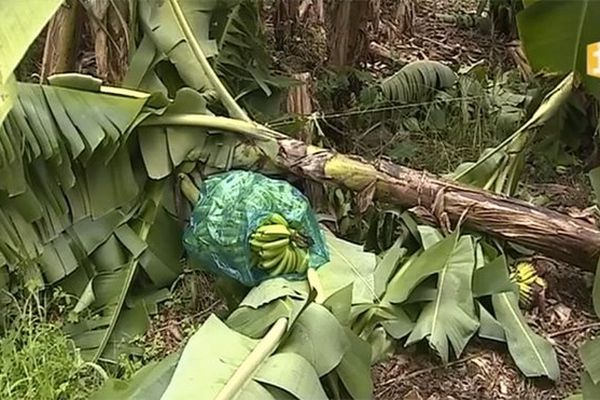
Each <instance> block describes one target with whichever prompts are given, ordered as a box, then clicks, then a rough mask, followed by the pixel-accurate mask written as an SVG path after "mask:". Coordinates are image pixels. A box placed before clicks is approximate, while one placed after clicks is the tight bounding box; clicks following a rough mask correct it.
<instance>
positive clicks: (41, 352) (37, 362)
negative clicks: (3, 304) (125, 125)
mask: <svg viewBox="0 0 600 400" xmlns="http://www.w3.org/2000/svg"><path fill="white" fill-rule="evenodd" d="M15 308H16V310H15V311H16V312H14V313H13V316H12V318H11V320H10V322H9V323H8V326H7V329H6V330H5V332H4V334H3V335H2V336H1V337H0V398H1V399H3V400H29V399H31V400H63V399H64V400H79V399H87V398H89V395H90V394H91V393H92V392H93V391H94V390H96V389H97V388H98V387H99V386H100V384H101V383H102V381H103V380H104V377H105V373H104V371H103V370H102V369H101V368H100V367H99V366H97V365H94V364H91V363H86V362H84V361H83V360H82V359H81V357H80V355H79V353H78V352H77V351H76V349H75V347H74V345H73V343H72V341H71V340H69V338H68V337H67V336H66V335H65V334H64V332H63V331H62V330H61V328H60V325H59V324H57V323H56V321H53V322H50V321H48V319H47V317H46V315H45V312H44V310H43V308H42V307H40V306H39V303H38V302H37V300H36V299H34V298H30V299H28V300H26V301H25V302H24V305H23V306H22V307H17V306H15ZM103 375H104V376H103Z"/></svg>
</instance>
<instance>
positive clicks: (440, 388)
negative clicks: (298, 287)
mask: <svg viewBox="0 0 600 400" xmlns="http://www.w3.org/2000/svg"><path fill="white" fill-rule="evenodd" d="M417 3H418V6H417V8H416V10H415V12H416V19H415V24H414V26H413V28H412V31H411V32H410V34H408V33H407V34H404V35H396V34H394V33H393V32H391V31H390V30H389V29H388V30H386V29H381V30H380V34H379V36H376V37H373V38H371V39H372V40H373V41H375V42H376V43H377V44H378V45H379V48H380V49H381V48H383V49H385V50H386V51H387V52H388V53H386V54H389V55H391V58H386V57H385V56H382V55H381V54H379V55H378V54H371V55H370V59H369V60H367V62H366V64H365V68H367V69H368V70H369V71H370V72H372V73H373V74H374V75H375V76H378V75H381V74H385V73H389V72H390V70H391V69H392V68H394V67H397V66H398V65H401V64H403V63H405V62H409V61H412V60H415V59H432V60H437V61H441V62H444V63H448V64H452V65H469V64H472V63H474V62H477V61H479V60H481V59H485V60H486V62H488V63H489V64H490V65H491V66H493V67H496V68H498V69H500V70H509V69H514V68H515V66H516V64H515V58H514V52H513V50H514V49H515V48H516V47H515V46H514V45H513V43H512V42H511V40H510V39H508V38H506V37H503V36H502V35H499V34H498V35H495V36H493V37H492V36H490V35H489V34H485V33H484V32H483V31H482V30H481V28H480V27H478V26H472V27H469V26H467V27H465V26H464V23H462V25H461V24H457V23H456V22H448V21H447V20H442V19H440V16H439V14H440V13H444V14H446V15H453V13H455V12H458V11H461V10H463V11H464V10H466V11H471V10H473V7H474V4H475V3H476V2H474V1H461V2H455V1H450V0H444V1H432V0H427V1H419V2H417ZM394 4H395V2H393V1H384V2H382V9H381V15H382V19H381V21H382V24H383V25H384V26H385V24H390V23H391V22H390V18H391V17H390V16H391V15H393V13H394ZM484 28H485V27H484ZM320 45H322V43H321V42H319V39H318V32H317V33H315V32H314V31H311V32H309V33H307V34H305V35H304V36H303V37H301V38H299V39H298V41H294V42H293V43H291V44H289V46H288V47H286V49H285V51H282V50H280V51H279V52H278V51H277V49H275V50H276V51H275V57H276V62H277V64H278V66H279V67H282V69H284V70H287V71H293V72H302V71H304V70H308V71H311V72H312V73H314V74H318V69H319V67H320V63H321V60H320V58H319V57H315V56H314V54H322V53H323V52H322V50H323V49H320V48H319V46H320ZM311 46H316V47H317V50H314V48H311ZM307 54H313V56H312V57H308V56H307ZM426 139H427V140H425V139H424V140H423V141H419V140H416V146H417V147H419V146H420V147H419V149H418V150H417V152H416V156H415V157H414V158H412V159H410V160H408V161H407V164H408V165H410V166H412V167H415V168H427V169H429V170H432V171H434V172H445V171H448V170H450V169H451V168H453V167H455V166H456V164H457V162H460V161H462V160H469V159H472V158H473V155H476V154H479V152H480V150H481V147H477V148H470V149H467V151H464V149H463V148H462V147H461V145H460V144H456V143H448V141H443V140H442V141H439V142H436V141H435V140H432V138H431V137H429V138H426ZM426 142H427V143H433V146H441V147H439V148H436V149H432V148H431V147H429V148H426V147H424V146H427V145H429V146H431V144H426ZM484 144H486V143H482V144H481V145H484ZM440 149H442V150H443V151H446V152H448V154H449V155H448V162H447V163H443V165H441V164H440V163H439V160H436V163H435V164H434V163H432V162H431V160H430V159H427V158H423V157H420V155H422V154H431V153H432V152H433V154H439V152H440ZM572 172H573V173H571V174H566V175H564V174H563V175H561V176H552V181H553V182H554V183H552V184H549V183H547V182H548V181H549V180H548V177H547V176H544V177H542V176H540V175H539V174H537V175H536V172H535V171H533V172H531V171H530V173H529V174H528V176H527V181H526V185H525V188H524V189H525V191H526V192H527V193H530V194H531V195H534V196H540V195H543V196H546V197H547V201H546V203H545V204H546V205H547V206H548V207H550V208H554V209H558V210H560V211H563V212H571V213H576V212H577V211H578V210H582V209H584V208H586V207H587V206H588V205H589V204H590V203H589V201H590V200H589V199H590V197H589V187H588V185H587V184H586V182H585V178H582V177H583V175H582V174H581V173H579V172H580V171H578V170H574V171H572ZM540 263H543V264H544V265H545V266H546V267H545V278H546V279H547V281H548V291H547V293H546V301H545V303H544V307H542V309H540V308H534V309H533V310H530V311H528V312H527V314H526V318H527V320H528V322H529V323H530V325H531V326H532V327H533V329H534V330H535V331H536V332H537V333H538V334H540V335H542V336H544V337H546V338H547V339H549V340H550V341H551V342H553V343H554V345H555V348H556V350H557V354H558V358H559V364H560V368H561V374H562V376H561V379H560V381H559V382H558V383H556V384H554V383H552V382H550V381H548V380H546V379H527V378H525V377H524V376H523V374H522V373H520V372H519V371H518V369H517V368H516V366H515V365H514V362H513V361H512V359H511V357H510V355H509V353H508V351H507V349H506V346H505V344H502V343H495V342H492V341H486V340H481V339H478V338H474V339H473V340H472V341H471V343H469V345H468V346H467V348H466V350H465V352H464V354H462V355H461V356H460V357H459V358H458V359H455V360H453V361H451V362H449V363H448V364H447V365H443V364H442V362H441V361H440V360H439V358H437V357H436V356H435V355H433V354H431V353H430V352H428V351H427V349H426V348H424V347H423V345H419V346H413V347H409V348H402V347H401V346H400V347H399V348H398V349H397V351H396V354H395V355H394V356H393V357H391V359H388V360H386V361H383V362H380V363H379V364H377V365H376V366H375V367H374V369H373V379H374V382H375V398H376V399H382V400H383V399H406V400H421V399H423V400H425V399H428V400H435V399H457V400H458V399H468V400H474V399H491V398H493V399H562V398H565V397H566V396H567V395H568V394H570V393H572V392H573V391H574V390H576V389H577V388H578V387H579V376H580V373H581V362H580V360H579V357H578V353H577V351H578V347H579V345H581V344H582V343H583V342H584V341H585V339H586V338H589V337H591V336H593V335H595V334H597V333H598V332H600V322H598V321H597V318H596V317H595V315H594V310H593V307H592V304H591V291H592V289H591V288H592V275H591V274H589V273H586V272H582V271H581V270H579V269H577V268H575V267H572V266H569V265H564V264H556V263H553V262H548V261H547V260H543V259H542V260H541V261H540ZM190 282H191V283H190ZM211 282H212V280H211V279H210V277H208V276H207V275H203V274H200V275H196V274H191V275H187V276H186V277H185V278H184V279H183V281H182V282H180V284H179V289H178V290H177V291H176V295H175V299H176V300H174V301H171V302H168V303H167V304H165V305H163V307H162V309H161V312H160V314H159V315H157V316H156V317H155V318H154V320H153V324H152V329H151V330H150V331H149V332H148V334H147V335H146V337H145V338H144V342H145V343H146V345H147V347H148V348H150V349H152V350H151V352H153V353H154V354H155V355H159V354H160V355H164V354H167V353H169V352H171V351H173V350H175V349H177V348H178V346H180V345H181V343H182V341H184V340H185V337H187V336H188V335H189V333H191V331H192V330H193V329H194V328H193V327H194V326H197V324H199V323H201V322H202V321H203V320H204V319H205V318H206V317H207V316H208V315H209V313H210V312H213V311H214V312H221V311H222V310H223V304H222V303H221V302H219V300H218V298H217V297H216V295H215V294H214V292H213V289H212V285H211ZM186 285H187V289H186ZM190 285H191V287H195V289H193V291H192V292H190ZM189 293H195V295H193V296H192V297H194V300H193V301H191V300H190V298H189ZM189 304H193V305H192V306H190V305H189ZM190 307H191V308H190Z"/></svg>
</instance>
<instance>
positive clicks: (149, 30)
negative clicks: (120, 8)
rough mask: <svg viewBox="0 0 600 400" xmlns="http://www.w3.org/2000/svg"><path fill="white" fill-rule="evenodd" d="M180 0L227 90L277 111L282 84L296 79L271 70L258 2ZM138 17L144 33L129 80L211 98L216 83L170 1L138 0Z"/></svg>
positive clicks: (263, 110) (264, 110)
mask: <svg viewBox="0 0 600 400" xmlns="http://www.w3.org/2000/svg"><path fill="white" fill-rule="evenodd" d="M177 4H178V5H179V6H180V7H181V9H182V12H183V14H184V15H185V18H186V19H187V22H188V24H189V25H190V28H191V29H192V32H193V34H194V35H195V39H196V41H197V42H198V44H199V46H200V48H201V51H202V52H203V55H204V57H205V58H207V59H210V60H211V64H212V68H213V69H214V71H215V73H216V74H217V75H218V76H219V78H220V79H223V81H224V83H225V84H226V85H227V86H228V88H229V90H230V91H232V92H233V93H236V94H238V101H240V102H241V103H242V104H243V105H244V106H246V107H248V108H251V109H252V110H253V111H254V113H255V114H257V115H264V114H273V113H278V112H279V101H280V100H281V99H280V93H279V91H278V89H279V88H282V87H287V86H289V85H290V84H291V83H292V82H293V81H292V80H290V79H285V78H283V77H279V76H274V75H273V74H272V73H271V72H270V70H269V65H270V58H269V57H268V56H267V54H266V53H265V50H264V49H265V46H264V43H265V40H264V37H263V34H262V24H261V21H260V16H259V10H258V3H257V2H255V1H253V0H234V1H224V0H209V1H194V0H177ZM140 19H141V21H142V25H143V27H144V37H143V39H142V41H141V43H140V45H139V46H138V48H137V50H136V52H135V54H134V55H133V58H132V61H131V65H130V67H129V70H128V73H127V77H126V78H125V85H126V86H128V87H133V88H138V89H141V90H147V91H151V92H156V91H160V92H163V93H165V94H169V95H171V96H174V94H175V92H176V91H177V90H178V89H180V88H181V87H183V86H188V87H190V88H193V89H195V90H198V91H200V92H204V94H205V95H207V97H208V98H210V97H212V94H211V93H212V89H214V87H213V84H212V83H211V81H210V80H209V79H208V78H207V71H206V70H205V68H204V67H203V66H202V65H201V63H200V62H199V60H198V59H197V58H195V57H194V55H193V52H192V50H191V47H190V45H189V43H188V41H187V40H186V37H185V35H184V30H183V27H182V26H181V24H180V22H179V21H178V20H177V18H176V13H175V10H174V8H173V6H172V2H170V1H158V0H151V1H147V2H142V3H140ZM274 91H277V92H278V93H274ZM221 100H223V99H221Z"/></svg>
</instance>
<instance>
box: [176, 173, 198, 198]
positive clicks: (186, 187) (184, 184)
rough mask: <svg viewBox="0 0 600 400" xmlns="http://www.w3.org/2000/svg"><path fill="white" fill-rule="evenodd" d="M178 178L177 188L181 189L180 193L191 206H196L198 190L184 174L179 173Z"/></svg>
mask: <svg viewBox="0 0 600 400" xmlns="http://www.w3.org/2000/svg"><path fill="white" fill-rule="evenodd" d="M178 177H179V187H180V188H181V192H182V193H183V195H184V196H185V198H186V199H187V200H188V201H189V202H190V203H192V204H196V202H197V201H198V199H199V198H200V190H198V188H197V187H196V185H194V182H192V180H191V179H190V177H189V176H187V175H186V174H184V173H180V174H179V175H178Z"/></svg>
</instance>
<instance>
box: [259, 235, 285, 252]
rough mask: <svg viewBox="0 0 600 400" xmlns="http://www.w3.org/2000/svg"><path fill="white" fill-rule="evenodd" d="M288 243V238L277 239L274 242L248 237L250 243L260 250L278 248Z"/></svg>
mask: <svg viewBox="0 0 600 400" xmlns="http://www.w3.org/2000/svg"><path fill="white" fill-rule="evenodd" d="M289 243H290V238H284V239H277V240H275V241H274V242H263V241H261V240H254V239H250V245H251V246H253V247H255V248H257V249H262V250H269V249H278V248H281V247H285V246H287V245H288V244H289Z"/></svg>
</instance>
